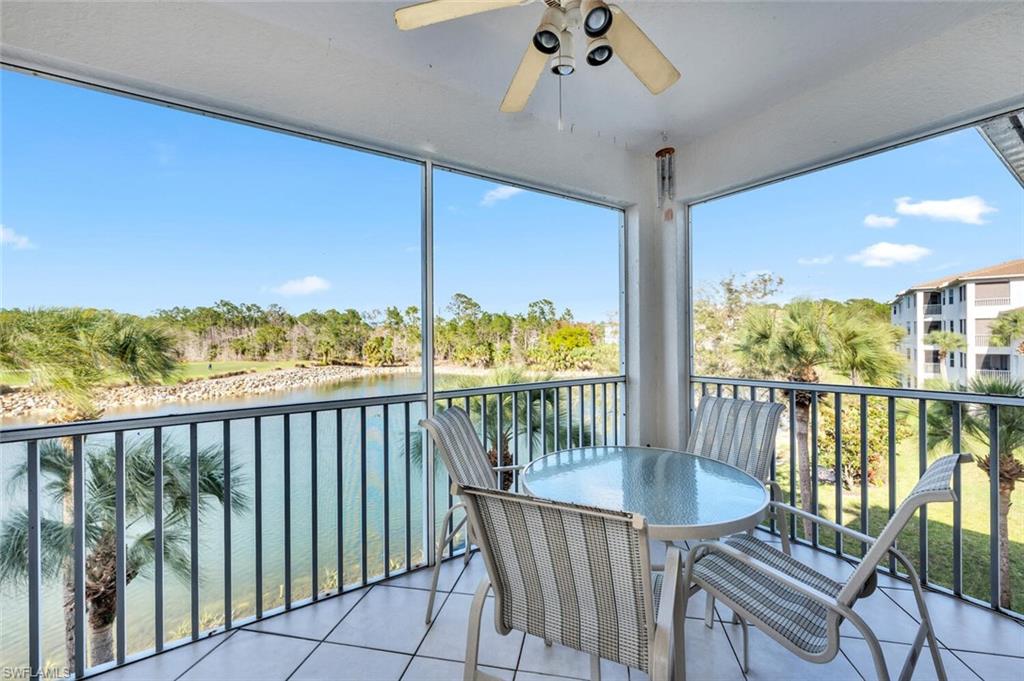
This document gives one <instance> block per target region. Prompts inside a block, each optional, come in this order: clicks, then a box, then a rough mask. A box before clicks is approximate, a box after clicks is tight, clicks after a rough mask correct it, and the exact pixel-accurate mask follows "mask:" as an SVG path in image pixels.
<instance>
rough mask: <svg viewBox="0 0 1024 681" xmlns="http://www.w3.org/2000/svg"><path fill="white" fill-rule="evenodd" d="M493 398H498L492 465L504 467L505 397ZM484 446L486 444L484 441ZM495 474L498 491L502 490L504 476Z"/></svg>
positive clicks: (501, 395) (502, 395) (499, 395)
mask: <svg viewBox="0 0 1024 681" xmlns="http://www.w3.org/2000/svg"><path fill="white" fill-rule="evenodd" d="M495 397H496V398H498V407H497V409H496V410H495V421H496V423H495V424H494V465H495V466H504V465H505V452H503V451H502V449H503V446H504V444H505V437H504V432H505V430H504V428H505V395H504V393H498V394H497V395H495ZM484 444H485V445H486V444H487V441H486V440H485V441H484ZM496 472H497V474H498V489H503V488H504V486H505V485H504V483H505V474H504V473H502V472H501V471H496Z"/></svg>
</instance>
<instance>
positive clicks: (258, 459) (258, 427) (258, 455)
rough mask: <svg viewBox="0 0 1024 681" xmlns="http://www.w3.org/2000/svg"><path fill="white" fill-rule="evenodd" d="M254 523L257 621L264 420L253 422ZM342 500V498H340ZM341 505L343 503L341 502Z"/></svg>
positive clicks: (260, 594) (260, 587) (260, 613)
mask: <svg viewBox="0 0 1024 681" xmlns="http://www.w3.org/2000/svg"><path fill="white" fill-rule="evenodd" d="M252 454H253V476H252V478H253V521H254V534H255V537H254V539H255V542H256V554H255V559H256V619H260V618H261V617H263V419H262V418H261V417H259V416H257V417H256V418H254V419H253V421H252ZM339 498H340V497H339ZM339 503H341V502H340V501H339Z"/></svg>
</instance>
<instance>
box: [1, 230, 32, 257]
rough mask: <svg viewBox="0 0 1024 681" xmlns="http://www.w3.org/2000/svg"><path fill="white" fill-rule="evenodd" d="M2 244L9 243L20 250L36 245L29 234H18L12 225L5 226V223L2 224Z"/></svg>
mask: <svg viewBox="0 0 1024 681" xmlns="http://www.w3.org/2000/svg"><path fill="white" fill-rule="evenodd" d="M0 244H7V245H9V246H10V247H11V248H13V249H15V250H18V251H24V250H26V249H29V248H35V247H36V245H35V244H34V243H32V241H31V240H30V239H29V238H28V237H27V236H25V235H24V234H18V233H17V232H15V231H14V230H13V229H11V228H10V227H4V226H3V225H0Z"/></svg>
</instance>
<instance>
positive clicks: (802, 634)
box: [680, 454, 971, 681]
mask: <svg viewBox="0 0 1024 681" xmlns="http://www.w3.org/2000/svg"><path fill="white" fill-rule="evenodd" d="M970 459H971V456H970V455H969V454H951V455H948V456H944V457H942V458H940V459H937V460H936V461H934V462H933V463H932V465H931V466H929V467H928V469H927V470H926V471H925V473H924V475H922V476H921V479H920V480H918V482H917V484H916V485H915V486H914V489H913V490H911V492H910V494H909V495H908V496H907V497H906V499H904V500H903V503H901V504H900V506H899V508H897V509H896V512H895V513H894V514H893V516H892V518H890V519H889V522H888V523H886V525H885V527H884V528H883V529H882V532H881V534H880V535H879V536H878V538H877V539H876V538H874V537H870V536H868V535H865V534H862V533H860V532H857V531H855V530H851V529H850V528H848V527H844V526H842V525H838V524H836V523H833V522H831V521H829V520H826V519H825V518H822V517H820V516H816V515H814V514H811V513H808V512H806V511H803V510H801V509H798V508H794V507H792V506H788V505H785V504H782V503H779V502H772V503H773V505H774V506H775V507H776V508H778V509H779V510H781V511H784V512H785V513H792V514H793V515H794V516H799V517H800V518H806V519H808V520H810V521H812V522H814V523H816V524H818V525H820V526H822V527H826V528H828V529H830V530H833V531H836V532H840V533H842V534H844V535H846V536H848V537H850V538H852V539H854V540H855V541H859V542H863V543H864V544H865V545H866V546H867V547H868V548H867V551H866V553H865V554H864V558H863V559H862V560H861V562H860V565H858V566H857V568H856V570H854V572H853V573H852V574H851V575H850V577H849V578H848V579H847V580H846V582H845V583H840V582H837V581H835V580H833V579H832V578H830V577H827V576H825V575H823V574H821V573H819V572H817V571H815V570H813V569H811V568H809V567H807V566H806V565H804V564H802V563H800V562H799V561H797V560H795V559H794V558H792V557H790V556H788V555H786V554H784V553H782V552H781V551H779V550H778V549H775V548H773V547H772V546H770V545H769V544H766V543H764V542H762V541H760V540H758V539H755V538H754V537H751V536H749V535H746V534H740V535H734V536H732V537H729V538H727V539H725V540H724V541H716V542H703V543H700V544H697V545H695V546H693V547H692V548H691V551H690V555H689V557H688V559H687V563H686V572H685V575H684V578H683V583H684V584H686V585H690V584H693V585H696V586H698V587H700V588H702V589H704V590H705V591H706V592H707V594H708V598H709V599H710V598H718V599H720V600H721V601H722V602H723V603H725V604H726V605H728V606H729V607H730V608H731V609H732V610H733V612H734V613H736V614H737V615H738V618H739V623H740V625H741V627H742V632H743V670H744V672H746V671H748V670H749V649H748V630H747V627H748V623H751V624H753V625H754V626H756V627H757V628H758V629H760V630H761V631H763V632H764V633H765V634H767V635H768V636H770V637H771V638H773V639H775V640H776V641H778V642H779V643H780V644H782V645H783V646H784V647H785V648H787V649H788V650H790V651H792V652H793V653H795V654H796V655H798V656H799V657H801V658H803V659H805V660H808V661H810V662H818V663H825V662H829V661H830V660H832V659H833V658H834V657H835V656H836V654H837V653H838V652H839V626H840V625H841V624H842V622H843V620H849V621H850V622H851V623H852V624H853V626H855V627H856V628H857V630H858V631H859V632H860V634H861V635H862V636H863V637H864V640H865V641H866V642H867V644H868V648H869V649H870V650H871V656H872V658H873V660H874V665H875V672H876V674H877V676H878V678H879V679H880V680H882V681H888V679H889V670H888V668H887V667H886V663H885V658H884V657H883V655H882V649H881V647H880V646H879V644H878V638H877V637H876V636H875V634H874V633H873V632H872V631H871V629H870V627H868V625H867V623H865V621H864V620H863V619H862V618H861V617H860V616H859V615H858V614H857V613H856V612H855V611H854V610H853V605H854V603H856V602H857V600H858V599H861V598H865V597H867V596H870V595H871V594H872V593H873V592H874V591H875V587H876V585H877V577H876V572H875V571H876V568H877V567H878V565H879V563H880V562H881V561H882V559H883V558H885V556H886V555H892V556H893V557H894V558H895V560H896V561H897V562H899V563H900V565H902V567H903V569H904V570H906V572H907V577H908V579H909V581H910V585H911V586H912V587H913V590H914V598H915V599H916V600H917V607H918V610H919V612H920V620H921V626H920V627H919V628H918V631H917V635H916V637H915V639H914V644H913V646H911V649H910V651H909V653H908V654H907V658H906V660H905V662H904V664H903V668H902V670H901V671H900V676H899V678H900V680H901V681H906V680H907V679H909V678H910V676H911V674H913V671H914V667H915V665H916V664H917V658H918V656H919V655H920V653H921V647H922V646H923V645H924V642H925V641H926V640H927V641H928V646H929V650H930V651H931V656H932V661H933V662H934V664H935V671H936V673H937V675H938V678H939V679H940V681H945V679H946V672H945V669H944V667H943V666H942V658H941V657H940V655H939V648H938V645H937V643H936V641H935V633H934V630H933V628H932V623H931V618H930V617H929V615H928V608H927V606H926V605H925V602H924V597H923V595H922V593H921V583H920V580H919V579H918V576H917V571H916V570H914V566H913V565H912V564H911V562H910V561H909V560H907V558H906V557H905V556H904V555H903V554H902V553H901V552H900V551H898V550H897V549H896V547H895V543H896V537H897V536H898V535H899V533H900V531H901V530H902V529H903V528H904V526H906V524H907V522H908V521H909V520H910V519H911V517H912V516H913V515H914V513H915V512H916V511H917V510H918V509H919V508H921V507H923V506H924V505H925V504H928V503H930V502H939V501H955V500H956V495H955V494H954V492H953V489H952V487H951V478H952V477H953V473H954V471H955V469H956V467H957V465H958V464H959V463H960V462H966V461H970ZM794 522H795V518H794ZM784 531H785V530H783V532H784ZM684 593H685V594H686V595H687V596H688V595H689V589H684ZM685 599H686V596H684V601H685ZM684 610H685V603H684ZM680 678H681V677H680Z"/></svg>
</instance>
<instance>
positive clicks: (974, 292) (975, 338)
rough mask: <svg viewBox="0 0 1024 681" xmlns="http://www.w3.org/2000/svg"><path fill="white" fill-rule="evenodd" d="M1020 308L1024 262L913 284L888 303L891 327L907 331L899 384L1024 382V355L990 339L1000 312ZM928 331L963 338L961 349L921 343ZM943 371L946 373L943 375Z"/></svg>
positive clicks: (1002, 264) (907, 385) (903, 346)
mask: <svg viewBox="0 0 1024 681" xmlns="http://www.w3.org/2000/svg"><path fill="white" fill-rule="evenodd" d="M1018 307H1024V259H1021V260H1010V261H1008V262H1004V263H1000V264H998V265H993V266H991V267H984V268H982V269H979V270H974V271H971V272H963V273H960V274H955V275H952V276H948V277H943V278H941V279H935V280H933V281H926V282H923V283H920V284H916V285H914V286H911V287H909V288H907V289H905V290H903V291H900V292H899V293H898V294H896V297H895V299H894V300H893V301H892V323H893V324H895V325H896V326H899V327H901V328H903V329H904V330H906V336H905V337H904V339H903V341H902V343H901V350H902V351H903V353H904V354H905V355H906V358H907V366H906V369H905V371H904V374H903V385H904V386H905V387H909V388H915V387H922V386H924V383H925V381H927V380H928V379H933V378H941V377H942V376H943V375H945V377H946V379H947V380H948V381H950V382H953V383H958V384H964V385H965V384H967V383H968V382H969V381H970V380H971V379H972V378H974V377H975V376H979V375H980V376H998V377H1005V378H1011V377H1012V378H1014V379H1018V380H1024V357H1022V356H1021V355H1020V354H1019V353H1018V352H1016V349H1015V348H1012V347H1008V346H1006V345H999V344H996V343H995V341H993V340H992V333H991V328H992V323H993V322H994V321H995V319H996V317H997V316H998V315H999V313H1001V312H1006V311H1008V310H1012V309H1014V308H1018ZM932 331H951V332H953V333H957V334H960V335H961V336H963V337H964V340H965V346H964V349H963V350H960V351H956V352H952V353H949V355H948V356H947V357H946V358H945V366H944V367H943V366H942V365H941V359H942V358H941V353H940V351H939V349H938V348H937V347H935V346H934V345H929V344H927V343H925V340H924V339H925V337H926V336H927V335H928V334H929V333H931V332H932ZM943 369H944V371H943Z"/></svg>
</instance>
